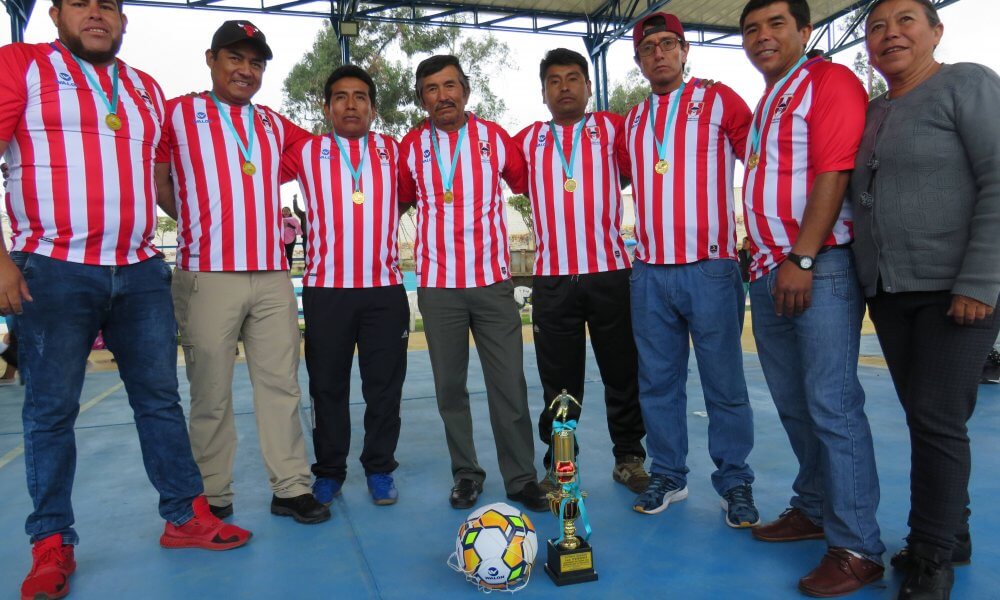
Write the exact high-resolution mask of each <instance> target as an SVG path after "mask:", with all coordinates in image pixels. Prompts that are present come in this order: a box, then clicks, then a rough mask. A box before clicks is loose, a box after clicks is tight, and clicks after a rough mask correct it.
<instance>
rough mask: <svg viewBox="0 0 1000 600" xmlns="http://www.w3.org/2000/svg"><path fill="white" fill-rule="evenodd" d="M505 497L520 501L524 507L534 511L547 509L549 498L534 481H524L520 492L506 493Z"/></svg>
mask: <svg viewBox="0 0 1000 600" xmlns="http://www.w3.org/2000/svg"><path fill="white" fill-rule="evenodd" d="M507 498H508V499H509V500H513V501H514V502H520V503H521V504H523V505H524V507H525V508H527V509H528V510H531V511H534V512H545V511H547V510H549V499H548V498H547V497H546V496H545V491H544V490H542V487H541V486H540V485H538V484H537V483H535V482H534V481H529V482H528V483H526V484H525V486H524V487H523V488H521V491H520V492H514V493H513V494H507Z"/></svg>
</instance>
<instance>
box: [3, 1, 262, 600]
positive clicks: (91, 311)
mask: <svg viewBox="0 0 1000 600" xmlns="http://www.w3.org/2000/svg"><path fill="white" fill-rule="evenodd" d="M49 15H50V16H51V18H52V21H53V23H54V24H55V26H56V29H57V31H58V39H56V40H55V41H53V42H51V43H44V44H20V43H18V44H11V45H8V46H4V47H2V48H0V73H2V74H3V75H2V77H0V154H3V155H4V158H5V160H6V161H7V162H8V163H9V164H10V175H11V178H10V185H9V188H8V192H9V195H7V201H6V204H7V206H6V209H7V213H8V214H9V215H10V217H11V228H12V230H13V243H12V247H11V251H10V254H8V252H7V250H6V249H5V248H4V247H3V246H4V245H3V244H0V313H2V314H5V315H10V314H13V315H15V316H14V327H15V329H16V330H17V334H18V336H19V337H20V339H21V342H22V343H21V348H20V356H19V358H20V361H19V367H20V369H21V374H22V377H23V381H24V385H25V400H24V410H23V418H24V458H25V464H26V470H27V477H28V492H29V493H30V495H31V500H32V503H33V506H34V510H33V512H32V513H31V515H30V516H29V517H28V520H27V523H26V524H25V531H26V532H27V533H28V535H30V536H31V542H32V544H33V545H34V547H33V548H32V555H33V559H34V560H33V564H32V568H31V571H30V572H29V573H28V576H27V577H26V578H25V580H24V583H23V584H22V586H21V596H20V597H21V598H61V597H63V596H65V595H66V594H68V593H69V590H70V586H69V578H70V575H72V573H73V572H74V570H75V569H76V562H75V560H74V551H73V546H74V545H75V544H77V542H78V541H79V537H78V536H77V533H76V531H75V530H74V529H73V521H74V517H73V507H72V503H71V494H72V491H73V477H74V473H75V470H76V443H75V440H74V435H73V425H74V423H75V422H76V417H77V414H78V413H79V411H80V390H81V388H82V386H83V381H84V373H85V369H86V365H87V357H88V355H89V353H90V347H91V345H92V344H93V342H94V338H95V337H96V335H97V332H98V330H103V332H104V339H105V341H106V342H107V346H108V348H109V349H110V350H111V351H112V353H113V354H114V356H115V359H116V360H117V364H118V370H119V374H120V375H121V378H122V380H123V381H124V382H125V389H126V390H127V392H128V399H129V403H130V404H131V405H132V408H133V410H134V412H135V423H136V429H137V430H138V432H139V441H140V444H141V446H142V458H143V463H144V464H145V467H146V473H147V474H148V476H149V479H150V481H151V482H152V483H153V485H154V486H155V487H156V489H157V491H158V492H159V494H160V504H159V508H160V515H161V516H162V517H163V518H164V519H165V520H166V521H167V523H166V526H165V529H164V533H163V536H162V537H161V538H160V544H161V545H163V546H164V547H167V548H181V547H199V548H209V549H213V550H224V549H227V548H234V547H236V546H240V545H243V544H245V543H246V542H247V540H248V539H249V538H250V532H248V531H245V530H243V529H240V528H238V527H236V526H234V525H227V524H225V523H223V522H221V521H220V520H219V519H217V518H216V517H214V516H213V515H212V513H211V512H209V509H208V503H207V502H206V500H205V498H204V497H203V496H201V493H202V483H201V476H200V474H199V473H198V467H197V465H196V464H195V462H194V459H193V458H192V456H191V446H190V443H189V441H188V436H187V431H186V430H185V424H184V413H183V410H182V409H181V406H180V397H179V396H178V394H177V345H176V342H175V336H176V331H177V327H176V324H175V322H174V316H173V311H172V308H171V301H170V269H169V267H168V266H167V265H166V264H165V263H164V262H163V258H162V255H161V254H160V253H159V252H158V251H157V250H156V248H154V247H153V245H152V240H153V231H154V223H155V222H156V196H155V187H154V182H153V153H154V151H155V149H156V145H157V143H158V142H159V140H160V135H161V127H162V124H163V111H164V102H163V94H162V92H161V91H160V87H159V86H158V85H157V83H156V82H155V81H154V80H153V79H152V78H151V77H149V76H148V75H146V74H145V73H143V72H142V71H139V70H137V69H134V68H132V67H130V66H128V65H127V64H125V63H124V62H123V61H121V60H119V59H117V58H116V55H117V53H118V49H119V48H120V47H121V42H122V33H123V29H124V25H125V15H124V14H122V12H121V5H120V4H118V3H116V2H115V1H114V0H76V1H73V2H62V1H59V0H56V1H55V2H54V3H53V6H52V8H51V9H50V10H49ZM110 510H113V509H110ZM115 533H116V535H129V532H127V531H116V532H115Z"/></svg>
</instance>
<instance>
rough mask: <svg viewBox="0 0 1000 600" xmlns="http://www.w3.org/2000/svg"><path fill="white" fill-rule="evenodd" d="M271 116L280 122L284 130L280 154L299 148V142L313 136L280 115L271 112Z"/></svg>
mask: <svg viewBox="0 0 1000 600" xmlns="http://www.w3.org/2000/svg"><path fill="white" fill-rule="evenodd" d="M271 114H272V115H274V116H275V117H277V118H278V119H280V120H281V128H282V129H284V130H285V140H284V146H283V147H282V149H281V151H282V152H285V151H287V150H290V149H292V148H295V147H299V146H300V145H301V144H300V142H302V141H303V140H308V139H309V138H311V137H312V136H313V134H311V133H309V132H308V131H306V130H305V129H302V128H301V127H299V126H298V125H296V124H295V123H292V122H291V121H289V120H288V119H287V118H286V117H285V116H284V115H282V114H281V113H278V112H274V111H271Z"/></svg>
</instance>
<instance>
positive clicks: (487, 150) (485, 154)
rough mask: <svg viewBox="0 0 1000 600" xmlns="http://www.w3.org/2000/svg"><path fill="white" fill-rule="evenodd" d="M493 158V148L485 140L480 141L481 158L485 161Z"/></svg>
mask: <svg viewBox="0 0 1000 600" xmlns="http://www.w3.org/2000/svg"><path fill="white" fill-rule="evenodd" d="M491 156H493V147H492V146H490V143H489V142H487V141H484V140H479V158H481V159H483V161H487V160H489V159H490V157H491Z"/></svg>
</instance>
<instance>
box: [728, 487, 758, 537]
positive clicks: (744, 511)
mask: <svg viewBox="0 0 1000 600" xmlns="http://www.w3.org/2000/svg"><path fill="white" fill-rule="evenodd" d="M722 510H724V511H726V525H729V526H730V527H735V528H737V529H741V528H744V527H754V526H756V525H758V524H760V513H759V512H757V507H756V506H754V503H753V489H752V488H751V487H750V484H749V483H744V484H742V485H737V486H735V487H732V488H729V489H728V490H726V493H724V494H722Z"/></svg>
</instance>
